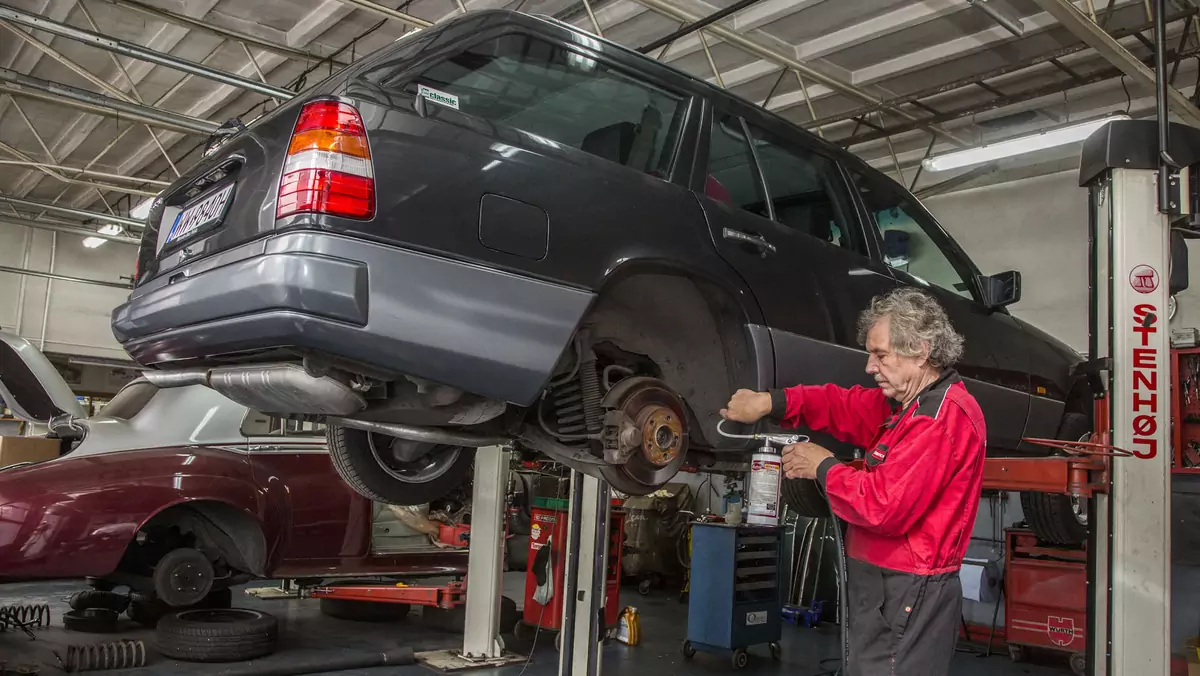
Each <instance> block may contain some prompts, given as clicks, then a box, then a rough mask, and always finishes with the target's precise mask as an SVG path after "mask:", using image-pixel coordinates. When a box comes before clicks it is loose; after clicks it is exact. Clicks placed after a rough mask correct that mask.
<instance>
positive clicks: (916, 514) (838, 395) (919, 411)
mask: <svg viewBox="0 0 1200 676" xmlns="http://www.w3.org/2000/svg"><path fill="white" fill-rule="evenodd" d="M782 394H783V396H779V395H778V394H776V395H775V400H776V411H775V413H776V414H777V417H781V418H782V422H783V425H784V426H785V427H800V426H803V427H807V428H809V429H812V430H814V431H819V432H827V433H829V434H831V435H833V436H834V437H836V438H837V439H839V440H841V441H844V442H846V443H850V444H854V445H855V446H858V447H860V448H863V449H865V461H866V466H865V468H864V469H862V470H857V469H854V468H852V467H850V466H849V465H846V464H843V463H841V462H838V461H836V460H834V459H833V458H830V459H828V460H826V461H825V462H822V463H821V466H820V467H819V468H818V470H817V481H818V482H820V484H821V486H822V487H823V488H824V490H825V494H826V495H827V496H829V503H830V506H831V507H832V508H833V513H834V514H836V515H837V516H839V517H841V518H842V519H844V520H845V521H846V522H847V523H848V524H849V526H848V528H847V531H846V554H847V555H848V556H850V557H852V558H855V559H858V560H859V561H863V562H865V563H870V564H873V565H876V566H879V567H881V568H888V569H891V570H896V571H901V572H906V573H916V574H918V575H936V574H939V573H947V572H952V571H955V570H958V569H959V567H960V566H961V564H962V559H963V556H965V555H966V553H967V545H968V544H969V542H970V539H971V530H972V529H973V528H974V526H975V514H976V512H977V511H978V510H979V492H980V489H981V488H982V486H983V461H984V455H985V447H986V446H985V444H986V440H987V430H986V427H985V426H984V422H983V411H981V410H980V408H979V404H978V403H976V401H975V398H974V397H972V396H971V395H970V394H968V393H967V388H966V386H964V385H963V383H962V380H961V379H960V378H959V376H958V374H957V373H955V372H954V371H947V372H946V373H945V374H943V375H942V377H941V378H940V379H938V380H937V382H935V383H933V384H932V385H930V386H929V387H927V388H926V389H925V390H923V391H922V392H921V393H920V394H919V395H917V398H916V399H915V400H913V402H912V403H911V404H909V405H908V407H907V408H905V409H904V410H902V411H901V410H898V408H899V407H898V406H896V405H895V404H893V403H892V402H891V401H890V400H888V399H887V398H886V397H885V396H884V395H883V391H882V390H880V389H877V388H872V389H867V388H863V387H852V388H850V389H845V388H841V387H837V386H835V385H821V386H812V387H810V386H805V385H799V386H796V387H791V388H788V389H786V390H783V392H782ZM779 409H784V410H782V411H780V410H779ZM779 414H782V415H779Z"/></svg>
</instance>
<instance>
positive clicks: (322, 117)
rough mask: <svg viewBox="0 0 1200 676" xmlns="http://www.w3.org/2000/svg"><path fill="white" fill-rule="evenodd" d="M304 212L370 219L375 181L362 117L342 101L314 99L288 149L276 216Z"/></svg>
mask: <svg viewBox="0 0 1200 676" xmlns="http://www.w3.org/2000/svg"><path fill="white" fill-rule="evenodd" d="M301 213H314V214H329V215H331V216H342V217H345V218H361V219H369V218H371V217H373V216H374V215H375V177H374V173H373V171H372V167H371V148H370V146H369V145H368V144H367V130H366V128H365V127H364V126H363V121H362V116H361V115H359V114H358V111H357V110H355V109H354V107H353V106H351V105H349V104H346V103H341V102H339V101H312V102H310V103H306V104H305V105H304V108H302V109H301V110H300V119H299V120H297V121H296V129H295V131H293V132H292V140H291V143H290V144H289V145H288V153H287V162H286V163H284V166H283V177H282V178H281V179H280V180H279V201H278V203H277V206H276V208H275V217H276V218H284V217H285V216H292V215H294V214H301Z"/></svg>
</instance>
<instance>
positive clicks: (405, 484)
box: [326, 425, 475, 505]
mask: <svg viewBox="0 0 1200 676" xmlns="http://www.w3.org/2000/svg"><path fill="white" fill-rule="evenodd" d="M326 436H327V438H328V440H329V456H330V458H332V459H333V467H334V469H336V470H337V473H338V474H339V475H340V476H341V477H342V480H343V481H345V482H346V484H347V485H349V486H350V488H352V489H354V491H355V492H357V493H358V494H359V495H361V496H363V497H365V498H367V499H370V500H374V501H376V502H384V503H387V504H390V505H423V504H425V503H428V502H433V501H434V500H437V499H438V498H440V497H442V496H444V495H446V494H447V493H449V492H450V491H452V490H454V489H455V488H457V487H458V486H460V485H461V484H462V483H463V481H464V480H466V478H467V475H468V474H469V473H470V472H471V466H472V464H473V463H474V458H475V454H474V449H469V448H463V447H461V446H442V445H434V444H427V446H428V448H420V449H416V450H419V451H421V452H420V453H419V454H418V455H416V457H413V456H414V454H413V453H412V451H413V450H414V449H413V448H412V444H410V443H409V442H406V441H404V440H402V439H397V438H396V437H389V436H387V435H384V434H377V433H373V432H366V431H363V430H355V429H350V428H347V427H341V426H338V425H331V426H329V428H328V430H327V431H326Z"/></svg>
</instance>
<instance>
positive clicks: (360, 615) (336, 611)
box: [321, 599, 412, 622]
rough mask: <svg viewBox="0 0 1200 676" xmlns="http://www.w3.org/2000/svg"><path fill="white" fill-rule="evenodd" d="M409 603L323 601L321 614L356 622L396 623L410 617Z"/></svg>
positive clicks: (345, 600) (349, 600) (348, 600)
mask: <svg viewBox="0 0 1200 676" xmlns="http://www.w3.org/2000/svg"><path fill="white" fill-rule="evenodd" d="M411 610H412V608H411V607H410V606H409V605H408V604H407V603H383V602H375V601H355V600H351V599H321V614H322V615H328V616H329V617H335V618H337V619H339V620H351V621H354V622H394V621H397V620H403V619H404V618H406V617H408V613H409V611H411Z"/></svg>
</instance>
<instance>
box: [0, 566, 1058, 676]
mask: <svg viewBox="0 0 1200 676" xmlns="http://www.w3.org/2000/svg"><path fill="white" fill-rule="evenodd" d="M521 581H522V578H521V575H520V574H519V573H518V574H509V576H507V577H506V580H505V582H506V588H511V589H513V590H514V593H512V594H511V595H512V596H513V597H514V598H520V594H517V593H515V590H516V589H517V588H518V587H519V585H520V584H521ZM261 585H262V583H256V585H255V586H261ZM80 588H81V585H80V584H79V583H77V582H54V583H37V584H33V583H30V584H14V585H5V586H3V587H0V592H2V596H0V605H9V604H17V603H49V604H50V605H51V611H52V613H53V615H52V616H53V625H54V626H53V627H51V628H49V629H42V630H38V631H37V632H36V634H37V637H38V638H37V640H36V641H30V640H29V639H28V638H27V637H26V636H25V635H24V634H22V633H19V632H7V633H0V661H8V662H10V665H11V666H15V665H16V664H17V663H29V662H41V663H42V665H43V668H42V674H56V673H62V672H61V671H60V670H59V669H58V668H57V664H56V662H55V660H54V656H53V654H52V651H54V650H58V651H59V652H60V653H64V654H65V650H64V648H65V646H66V645H67V644H73V643H74V644H79V643H83V644H87V643H95V642H99V641H104V640H112V639H115V638H137V639H142V640H145V641H146V642H147V645H148V647H150V645H151V644H152V643H153V631H149V630H145V629H135V627H136V625H134V624H132V623H130V622H127V621H125V620H124V619H123V629H124V628H128V631H126V632H124V633H122V634H113V635H97V634H79V633H75V632H67V631H66V630H64V629H62V628H61V621H60V620H59V618H60V617H61V615H62V613H63V612H64V611H66V610H68V608H67V605H66V598H67V597H68V596H69V595H70V594H71V593H72V592H74V591H76V590H78V589H80ZM628 593H629V594H630V599H629V600H630V602H632V603H633V604H635V605H636V606H637V607H638V609H639V611H640V613H641V623H642V643H641V645H639V646H636V647H628V646H624V645H621V644H618V643H610V644H609V645H607V647H606V648H605V653H604V674H606V675H618V674H620V675H624V674H629V675H631V676H632V675H634V674H642V675H644V674H648V673H652V672H651V670H653V673H655V674H658V675H660V676H667V675H668V674H721V673H730V672H732V671H733V669H732V668H731V667H730V666H729V664H728V661H727V660H726V659H724V658H721V657H716V656H711V655H703V654H701V655H697V656H696V658H695V660H694V661H692V662H690V663H689V662H685V661H684V660H683V658H682V657H681V656H680V653H679V646H680V643H681V642H682V641H683V638H684V636H685V633H686V630H687V627H686V625H687V622H686V611H685V608H684V607H683V606H681V605H680V604H678V603H677V602H676V601H675V599H674V596H671V595H665V594H664V595H651V596H649V597H642V596H638V595H637V593H636V592H634V591H633V590H628ZM235 605H240V606H243V607H251V608H261V609H263V610H267V611H269V612H271V613H273V614H274V615H275V616H276V617H278V618H279V621H280V629H281V631H280V637H281V638H280V649H279V651H278V652H277V653H276V654H275V655H272V656H270V657H267V658H264V659H262V660H260V661H259V664H261V665H262V666H263V667H266V666H268V665H271V664H275V665H280V666H282V665H283V664H304V663H306V662H307V661H308V660H311V659H313V658H315V657H318V656H321V655H328V654H329V652H330V651H337V652H338V653H340V654H345V653H349V652H354V651H360V650H362V651H376V650H379V649H384V648H389V647H396V646H397V645H401V646H403V645H408V646H412V647H413V648H414V649H415V650H417V651H418V652H420V651H424V650H438V649H445V648H455V647H459V646H461V644H462V643H461V637H460V636H458V635H455V634H452V633H442V632H436V631H432V630H429V629H424V628H422V626H421V621H420V618H419V616H417V615H416V614H414V615H410V616H409V618H408V619H407V620H406V621H404V622H402V623H398V624H373V623H361V622H349V621H345V620H337V619H332V618H328V617H325V616H323V615H321V614H320V612H319V611H318V607H317V605H318V602H317V601H315V600H303V601H302V600H282V601H260V600H258V599H255V598H252V597H247V596H244V595H238V596H235ZM506 641H507V642H508V645H509V649H511V650H513V651H514V652H518V653H521V654H529V652H530V645H529V644H520V643H516V642H515V640H514V639H512V638H511V637H506ZM836 643H837V629H836V627H833V626H830V627H828V628H825V629H817V630H812V629H803V628H799V627H794V626H791V625H786V624H785V625H784V635H783V641H782V644H783V661H782V663H781V664H776V663H773V662H772V661H771V659H770V657H769V656H768V653H767V650H766V647H765V646H763V647H760V648H754V649H752V651H751V653H752V655H753V656H754V657H753V659H752V660H751V662H750V666H749V667H748V668H747V669H746V670H745V671H743V672H741V673H745V674H787V675H788V676H810V675H815V674H818V673H821V672H822V671H823V669H822V668H821V664H820V663H821V660H822V659H823V658H826V657H831V656H833V655H835V654H836V652H837V648H836ZM151 653H153V651H152V650H151ZM1046 663H1047V664H1048V665H1051V666H1035V665H1029V664H1021V665H1014V664H1012V663H1011V662H1009V660H1008V657H1007V656H1006V655H1004V656H992V657H990V658H987V659H982V658H979V657H977V656H975V655H973V654H968V653H965V652H961V653H959V654H958V655H956V657H955V668H954V673H955V674H964V675H965V674H972V675H975V674H979V675H989V674H996V675H999V674H1035V675H1038V674H1046V675H1050V674H1066V673H1069V672H1068V671H1067V670H1066V666H1065V661H1061V662H1055V661H1054V660H1053V658H1051V659H1049V660H1047V661H1046ZM229 666H232V665H229ZM223 671H224V669H223V668H222V667H221V666H220V665H202V664H189V663H185V662H172V661H169V660H166V659H164V658H162V657H160V656H157V655H151V662H150V664H149V666H147V667H145V668H143V669H136V670H125V671H111V672H103V673H109V674H114V675H116V674H130V675H133V674H139V675H142V676H194V675H199V674H206V675H207V674H211V675H213V676H216V675H218V674H221V673H223ZM336 673H338V674H343V675H345V676H368V675H369V676H375V675H381V674H428V673H430V672H429V671H428V670H427V669H425V668H424V667H422V666H410V667H402V668H397V667H391V668H387V667H382V668H375V669H360V670H354V671H342V672H336ZM474 673H479V674H505V675H507V676H516V675H517V674H522V673H524V674H528V675H529V676H550V675H552V674H555V673H557V653H556V652H555V651H554V648H553V639H552V635H547V634H542V636H541V637H540V638H539V640H538V646H537V649H536V650H534V651H533V660H532V662H531V663H530V664H529V665H528V668H524V667H523V665H517V666H513V667H508V668H506V669H502V670H489V671H479V672H474Z"/></svg>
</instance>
